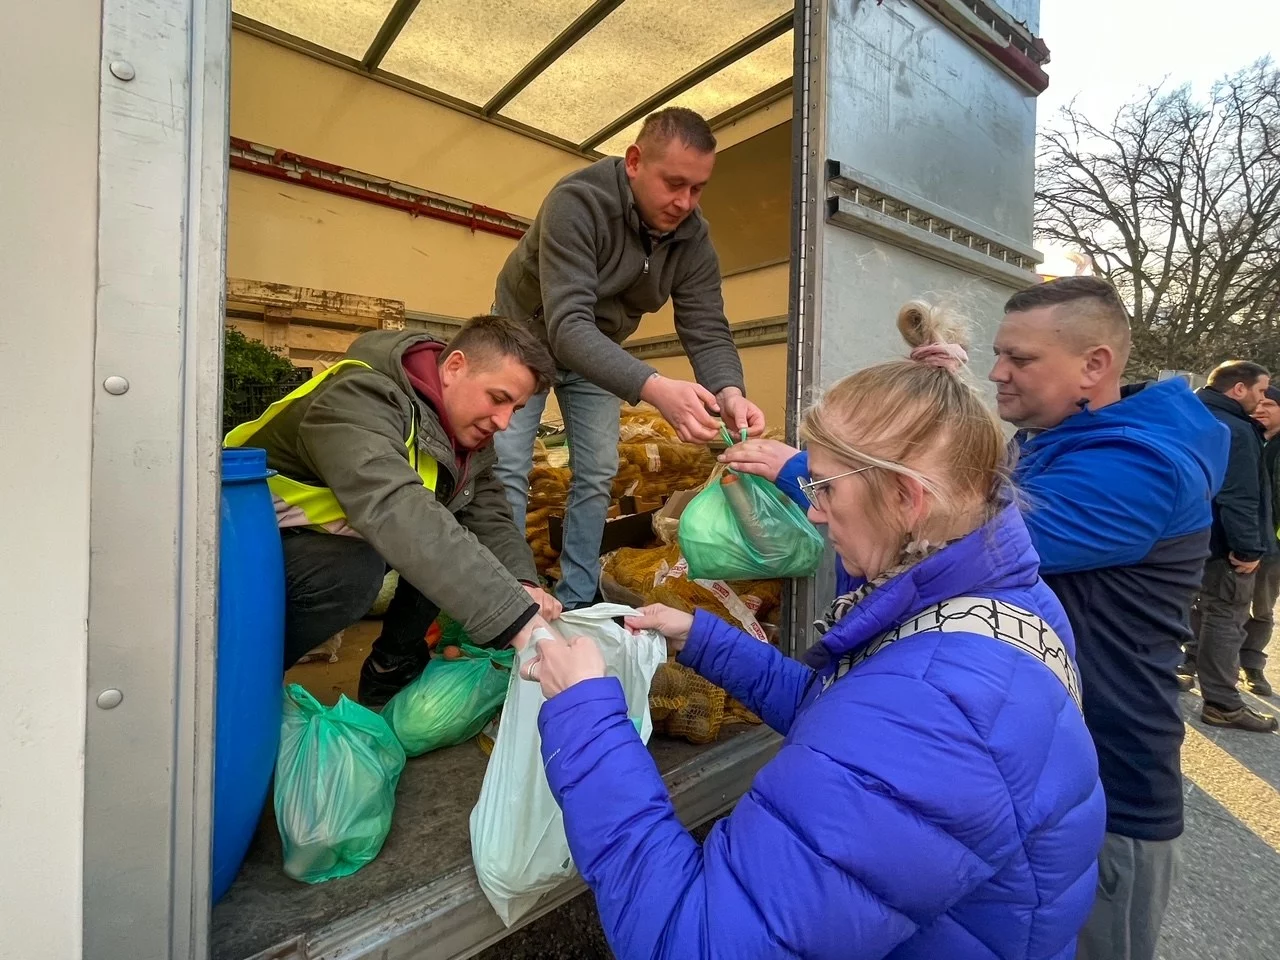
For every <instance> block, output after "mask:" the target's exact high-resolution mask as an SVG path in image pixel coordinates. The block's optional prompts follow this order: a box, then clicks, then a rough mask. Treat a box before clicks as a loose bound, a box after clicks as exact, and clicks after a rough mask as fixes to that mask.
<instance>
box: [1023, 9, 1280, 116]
mask: <svg viewBox="0 0 1280 960" xmlns="http://www.w3.org/2000/svg"><path fill="white" fill-rule="evenodd" d="M1040 35H1041V36H1042V37H1043V38H1044V40H1045V42H1046V43H1047V44H1048V45H1049V51H1050V54H1051V58H1052V59H1051V62H1050V63H1049V65H1048V66H1047V67H1046V68H1045V69H1046V72H1047V73H1048V74H1049V89H1048V90H1047V91H1045V92H1044V93H1043V94H1041V96H1040V98H1039V102H1038V104H1037V110H1038V114H1039V118H1040V122H1041V123H1044V122H1045V121H1046V120H1047V119H1048V118H1049V117H1050V116H1051V115H1052V114H1053V113H1054V112H1056V110H1057V108H1058V107H1060V106H1062V105H1063V104H1066V103H1068V102H1069V101H1070V100H1071V99H1072V98H1073V97H1077V98H1078V99H1077V105H1078V106H1079V107H1080V108H1081V109H1083V110H1085V111H1086V112H1088V114H1089V115H1090V118H1091V119H1092V120H1094V121H1095V122H1097V123H1105V122H1106V120H1107V119H1109V117H1110V116H1111V115H1112V114H1113V113H1114V112H1115V110H1116V108H1117V107H1119V106H1120V105H1121V104H1123V103H1125V102H1126V101H1127V100H1129V99H1130V97H1131V96H1132V95H1133V94H1134V93H1135V92H1136V91H1138V90H1139V89H1140V88H1142V87H1145V86H1151V85H1154V84H1157V83H1159V82H1160V81H1161V80H1162V79H1163V78H1165V77H1166V76H1167V77H1169V79H1170V81H1171V82H1172V83H1174V84H1181V83H1185V82H1190V83H1192V84H1193V85H1196V86H1197V87H1202V88H1207V87H1208V85H1210V84H1211V83H1212V82H1213V81H1214V80H1216V79H1217V78H1218V77H1220V76H1221V75H1222V74H1224V73H1228V72H1231V71H1234V70H1236V69H1238V68H1240V67H1243V66H1246V65H1247V64H1249V63H1251V62H1252V61H1254V60H1256V59H1257V58H1258V57H1260V56H1263V55H1266V54H1271V53H1272V52H1273V50H1275V49H1276V47H1277V45H1280V4H1278V3H1276V0H1270V2H1267V0H1041V4H1040ZM1276 53H1280V50H1277V51H1276ZM1278 59H1280V58H1278Z"/></svg>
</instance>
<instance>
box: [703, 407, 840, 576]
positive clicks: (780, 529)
mask: <svg viewBox="0 0 1280 960" xmlns="http://www.w3.org/2000/svg"><path fill="white" fill-rule="evenodd" d="M723 432H724V437H725V439H726V440H728V442H729V443H732V442H733V439H732V438H731V437H730V436H729V434H728V431H723ZM678 538H679V541H680V552H681V553H682V554H684V558H685V560H686V561H687V562H688V564H689V578H690V579H691V580H769V579H773V578H775V577H808V576H812V575H813V572H814V571H815V570H817V569H818V564H819V563H821V562H822V555H823V552H824V549H825V544H824V542H823V539H822V534H821V533H819V532H818V528H817V527H815V526H814V525H813V524H812V523H810V522H809V518H808V517H806V516H805V513H804V511H803V510H801V509H800V507H798V506H797V505H796V503H795V502H794V501H793V500H792V499H791V498H790V497H788V496H787V495H786V494H785V493H783V492H782V491H781V490H779V489H778V488H777V487H775V486H774V485H773V484H772V483H770V482H769V481H768V480H765V479H762V478H761V477H756V476H753V475H751V474H748V473H738V472H737V471H734V470H727V471H725V473H724V475H723V477H715V476H713V477H712V479H711V481H710V482H709V483H708V484H707V486H706V488H705V489H704V490H703V491H702V492H701V493H699V494H698V495H697V496H696V497H694V498H693V499H692V500H691V501H689V505H688V506H687V507H685V508H684V513H682V514H681V515H680V527H679V531H678Z"/></svg>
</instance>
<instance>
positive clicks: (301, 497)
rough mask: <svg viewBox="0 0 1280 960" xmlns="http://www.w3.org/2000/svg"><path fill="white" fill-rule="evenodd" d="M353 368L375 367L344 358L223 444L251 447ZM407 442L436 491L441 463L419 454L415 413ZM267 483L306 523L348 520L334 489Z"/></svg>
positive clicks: (280, 479) (277, 478)
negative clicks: (294, 407)
mask: <svg viewBox="0 0 1280 960" xmlns="http://www.w3.org/2000/svg"><path fill="white" fill-rule="evenodd" d="M351 367H364V368H365V369H368V370H372V369H373V368H372V367H370V366H369V364H367V363H365V362H364V361H363V360H341V361H339V362H338V363H335V364H334V365H333V366H331V367H330V368H329V369H327V370H324V371H322V372H320V373H318V374H316V375H315V376H314V377H312V378H311V379H310V380H308V381H307V382H306V383H304V384H303V385H302V386H300V387H298V388H297V389H296V390H294V391H293V392H292V393H290V394H289V395H288V396H286V397H284V398H283V399H280V400H277V401H276V402H275V403H273V404H272V405H271V406H269V407H267V409H266V412H265V413H263V414H262V416H260V417H258V419H257V420H251V421H250V422H249V423H242V424H240V426H238V427H236V428H235V429H234V430H232V431H231V432H230V433H228V434H227V437H226V440H224V441H223V446H227V447H245V446H252V444H251V443H250V441H251V440H252V439H253V436H254V434H256V433H257V432H258V431H259V430H261V429H262V428H263V427H265V426H266V425H267V424H268V423H270V422H271V421H272V420H274V419H275V418H276V417H278V416H279V415H280V414H281V413H283V412H284V410H285V409H286V408H287V407H288V406H289V405H290V404H292V403H294V402H295V401H297V400H299V399H301V398H302V397H305V396H306V395H307V394H309V393H311V392H312V391H313V390H315V389H316V388H317V387H319V386H320V385H321V384H322V383H324V382H325V381H326V380H328V379H329V378H330V377H332V376H334V375H335V374H337V373H339V372H340V371H342V370H346V369H348V368H351ZM415 412H416V411H415ZM404 445H405V447H406V448H407V449H408V451H409V462H410V463H412V464H413V466H414V468H415V469H416V470H417V471H418V476H419V477H421V478H422V485H423V486H424V487H426V488H427V489H428V490H430V491H432V492H434V491H435V489H436V477H437V474H438V465H437V464H436V461H435V459H434V458H433V457H428V456H420V455H419V452H418V419H417V416H416V415H415V416H414V418H413V421H412V422H411V423H410V425H409V436H408V439H406V440H405V442H404ZM267 486H268V487H269V488H270V489H271V494H272V496H273V497H274V498H275V499H276V501H277V502H279V501H283V502H284V503H285V504H286V505H287V506H288V507H293V508H295V509H297V510H300V511H302V514H303V515H304V516H305V517H306V518H307V523H308V524H310V525H312V526H323V525H325V524H331V523H335V522H337V521H340V520H345V519H346V516H347V514H346V511H345V510H343V509H342V504H340V503H338V498H337V497H335V496H334V495H333V491H332V490H330V489H329V488H328V487H318V486H313V485H312V484H309V483H302V482H300V481H298V480H291V479H289V478H288V477H284V476H281V475H280V474H279V473H276V474H274V475H273V476H272V477H271V478H270V479H268V480H267ZM279 513H280V511H279V509H277V515H278V514H279Z"/></svg>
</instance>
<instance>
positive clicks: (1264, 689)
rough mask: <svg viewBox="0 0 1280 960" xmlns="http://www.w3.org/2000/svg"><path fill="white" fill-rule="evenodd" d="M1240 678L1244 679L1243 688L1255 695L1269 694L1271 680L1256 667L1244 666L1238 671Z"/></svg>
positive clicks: (1266, 695)
mask: <svg viewBox="0 0 1280 960" xmlns="http://www.w3.org/2000/svg"><path fill="white" fill-rule="evenodd" d="M1240 679H1241V680H1242V681H1244V688H1245V689H1246V690H1248V691H1249V692H1250V693H1252V694H1253V695H1254V696H1255V697H1269V696H1271V681H1270V680H1268V679H1267V675H1266V674H1265V673H1263V672H1262V671H1261V670H1259V669H1258V668H1257V667H1245V668H1244V669H1243V670H1241V671H1240Z"/></svg>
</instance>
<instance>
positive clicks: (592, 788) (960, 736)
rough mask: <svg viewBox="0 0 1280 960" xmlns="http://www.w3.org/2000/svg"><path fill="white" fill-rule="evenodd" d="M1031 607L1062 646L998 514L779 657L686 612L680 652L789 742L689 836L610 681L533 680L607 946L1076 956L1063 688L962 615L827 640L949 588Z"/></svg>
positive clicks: (711, 954) (627, 951)
mask: <svg viewBox="0 0 1280 960" xmlns="http://www.w3.org/2000/svg"><path fill="white" fill-rule="evenodd" d="M965 595H968V596H982V597H991V598H995V599H1000V600H1004V601H1006V602H1008V603H1010V604H1013V605H1015V606H1017V607H1021V608H1023V609H1025V610H1030V611H1033V612H1035V613H1038V614H1039V615H1040V616H1041V617H1043V618H1044V619H1045V620H1047V621H1048V622H1049V623H1050V624H1051V625H1052V626H1053V628H1054V630H1055V631H1056V632H1057V633H1058V635H1059V636H1061V638H1062V640H1063V642H1064V643H1065V644H1066V645H1067V648H1068V649H1069V650H1070V649H1072V648H1073V646H1074V644H1073V641H1072V638H1071V628H1070V626H1069V624H1068V623H1067V619H1066V615H1065V614H1064V613H1063V610H1062V607H1061V605H1060V604H1059V603H1058V601H1057V599H1056V598H1055V597H1054V596H1053V594H1052V593H1051V592H1050V590H1049V589H1048V587H1046V586H1045V585H1044V583H1043V582H1042V581H1041V580H1040V578H1039V577H1038V576H1037V574H1036V555H1035V551H1034V550H1033V549H1032V547H1031V542H1030V540H1029V538H1028V536H1027V530H1026V527H1025V526H1024V524H1023V522H1022V519H1021V518H1020V517H1019V515H1018V511H1017V510H1016V509H1013V508H1009V509H1006V510H1004V511H1003V512H1002V513H1001V514H1000V515H999V516H998V517H996V518H995V519H994V520H992V521H991V522H990V523H989V524H987V525H986V526H984V527H982V528H980V529H978V530H976V531H974V532H973V533H971V534H969V535H968V536H967V537H964V538H962V539H961V540H958V541H956V542H955V543H953V544H950V545H948V546H947V547H946V548H944V549H943V550H940V551H939V552H938V553H936V554H933V555H932V556H929V557H926V558H925V559H924V560H922V561H921V562H920V563H918V564H916V565H915V566H914V567H911V568H910V569H908V570H907V571H906V572H905V573H903V574H901V575H899V576H897V577H895V578H894V579H892V580H890V581H889V582H888V583H885V584H883V585H882V586H880V587H878V588H877V589H876V590H875V591H874V592H872V593H871V594H870V595H868V597H867V598H866V599H865V600H863V601H862V603H860V604H858V605H857V606H855V607H854V608H853V609H851V610H850V611H849V612H848V613H847V614H846V615H845V616H844V618H843V619H841V620H840V621H839V622H838V623H837V624H835V625H834V626H833V627H832V629H831V630H830V631H828V632H827V633H826V635H825V636H823V638H822V640H821V645H822V646H823V647H825V648H826V651H827V653H828V654H829V655H830V660H831V665H830V667H827V668H824V669H822V670H816V671H815V670H813V669H811V668H809V667H807V666H805V665H804V664H802V663H799V662H797V661H795V660H790V659H788V658H786V657H785V656H783V655H782V654H781V653H780V652H779V651H778V650H776V649H774V648H773V647H771V646H769V645H768V644H764V643H760V642H759V641H757V640H755V639H753V638H752V637H750V636H748V635H747V634H745V633H743V632H742V631H741V630H738V629H737V628H735V627H731V626H729V625H728V624H726V623H724V622H722V621H720V620H718V619H716V618H715V617H713V616H711V615H710V614H707V613H706V612H704V611H699V612H698V613H697V614H696V615H695V619H694V625H693V630H692V632H691V633H690V635H689V640H688V642H687V643H686V645H685V647H684V650H683V651H682V652H681V654H680V658H679V659H680V662H681V663H683V664H685V665H686V666H689V667H691V668H693V669H694V670H696V671H697V672H698V673H700V674H701V675H702V676H704V677H706V678H707V679H708V680H710V681H711V682H712V683H716V684H719V685H720V686H723V687H724V688H725V689H726V690H728V691H729V692H730V693H731V694H732V695H733V696H734V697H737V698H738V699H739V700H741V701H742V702H743V703H745V704H746V705H747V706H748V707H750V708H751V709H752V710H754V711H755V712H756V713H757V714H759V715H760V716H761V717H762V718H763V719H764V721H765V722H766V723H768V724H769V725H770V726H771V727H773V728H774V729H775V730H777V731H778V732H779V733H781V734H783V735H784V737H785V739H784V740H783V743H782V746H781V748H780V749H779V751H778V753H777V755H776V756H775V757H774V758H773V759H772V760H771V761H770V762H769V763H768V764H767V765H766V766H765V767H764V768H763V769H762V770H761V771H760V773H758V774H757V775H756V777H755V780H754V781H753V783H752V785H751V789H750V790H749V791H748V793H747V794H746V795H745V796H744V797H743V798H742V800H741V801H740V802H739V803H738V805H737V807H735V808H734V811H733V813H732V814H731V815H730V816H729V817H728V818H727V819H724V820H721V821H720V822H719V823H717V824H716V825H715V827H713V828H712V830H711V833H710V835H709V836H708V837H707V840H706V842H705V843H704V844H701V845H699V844H698V842H697V841H696V840H694V839H693V837H691V836H690V835H689V833H688V831H686V830H685V828H684V827H683V826H682V825H681V823H680V821H679V819H678V818H677V816H676V812H675V809H674V808H673V807H672V805H671V798H670V796H669V795H668V793H667V788H666V786H665V784H664V783H663V782H662V777H661V775H660V774H659V773H658V770H657V768H656V767H655V766H654V763H653V759H652V757H650V755H649V752H648V751H647V750H646V749H645V746H644V744H643V743H641V741H640V737H639V736H638V735H637V733H636V729H635V727H634V726H633V725H632V724H631V722H630V721H629V720H628V719H627V707H626V702H625V700H624V699H623V695H622V686H621V685H620V684H619V682H618V680H617V679H616V678H614V677H605V678H601V679H593V680H584V681H582V682H580V683H576V684H574V685H573V686H571V687H569V688H568V689H567V690H565V691H564V692H563V693H560V694H559V695H557V696H555V697H552V698H551V699H550V700H548V701H547V702H546V703H545V704H544V705H543V707H542V711H541V714H540V716H539V720H538V724H539V729H540V730H541V733H542V756H543V763H544V765H545V767H546V773H547V782H548V783H549V784H550V786H551V791H552V793H553V794H554V795H555V797H556V800H557V802H558V803H559V804H560V806H561V807H562V808H563V810H564V824H565V831H566V834H567V835H568V838H569V848H570V850H571V851H572V853H573V860H574V863H576V864H577V866H578V869H579V870H580V871H581V873H582V876H583V878H584V879H585V880H586V881H587V884H588V885H589V886H590V887H591V889H592V891H593V892H594V893H595V897H596V905H597V906H598V907H599V910H600V919H601V922H602V923H603V924H604V928H605V932H606V934H607V935H608V938H609V944H610V946H611V947H612V948H613V951H614V953H615V954H616V955H617V957H618V958H619V960H666V958H670V960H675V958H698V960H713V958H715V960H720V958H723V960H765V958H769V960H774V958H787V957H795V958H799V957H804V958H807V960H845V958H850V957H857V958H859V960H877V958H890V960H926V958H928V960H940V958H946V960H997V958H998V960H1030V958H1035V960H1072V958H1073V957H1074V956H1075V940H1076V932H1077V931H1078V930H1079V929H1080V926H1081V924H1082V923H1083V922H1084V920H1085V917H1086V916H1087V915H1088V913H1089V909H1090V907H1091V906H1092V904H1093V899H1094V886H1095V883H1096V868H1095V862H1096V857H1097V854H1098V850H1099V848H1100V846H1101V844H1102V834H1103V827H1104V818H1105V804H1104V800H1103V796H1102V787H1101V785H1100V784H1099V783H1098V775H1097V764H1096V761H1095V758H1094V752H1093V744H1092V743H1091V742H1090V739H1089V733H1088V731H1087V730H1086V729H1085V724H1084V720H1083V718H1082V717H1081V715H1080V711H1079V709H1077V707H1076V705H1075V703H1074V702H1073V701H1072V700H1071V699H1070V697H1069V696H1068V695H1067V691H1066V688H1065V687H1064V686H1063V685H1062V683H1061V682H1060V681H1059V680H1058V678H1057V677H1056V676H1054V675H1053V673H1052V672H1051V671H1050V670H1049V669H1048V668H1047V667H1046V666H1045V665H1044V664H1042V663H1039V662H1037V661H1036V660H1035V659H1034V658H1033V657H1031V656H1029V655H1028V654H1027V653H1025V652H1022V651H1020V650H1017V649H1015V648H1014V647H1012V646H1010V645H1008V644H1005V643H1001V642H1000V641H998V640H994V639H992V638H991V637H989V636H981V635H977V634H972V633H964V632H954V633H952V632H949V633H940V632H937V631H932V632H922V633H919V634H916V635H915V636H911V637H907V638H904V639H901V640H899V641H897V642H896V643H893V644H890V645H888V646H886V647H884V648H883V649H881V650H879V651H878V652H877V653H875V654H874V655H872V656H870V657H868V658H867V659H865V660H863V661H862V662H861V663H858V664H856V665H855V666H853V667H852V669H850V670H849V671H848V672H847V673H844V675H843V676H840V677H839V679H835V680H834V682H830V683H828V681H829V680H831V679H832V678H833V676H834V671H835V670H836V667H837V666H838V664H839V661H840V659H841V658H843V657H846V656H847V655H849V654H851V653H853V652H855V651H858V650H860V649H861V648H863V647H865V646H866V645H867V644H868V643H870V642H872V641H873V640H875V639H876V638H877V637H879V636H881V635H882V634H883V633H884V632H885V631H887V630H892V629H894V628H895V627H897V626H899V625H901V624H903V623H904V622H906V621H908V620H910V619H911V618H912V617H913V616H914V615H916V614H918V613H920V612H921V611H923V610H924V609H926V608H927V607H929V606H931V605H933V604H935V603H937V602H940V601H942V600H947V599H951V598H953V597H957V596H965Z"/></svg>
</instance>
